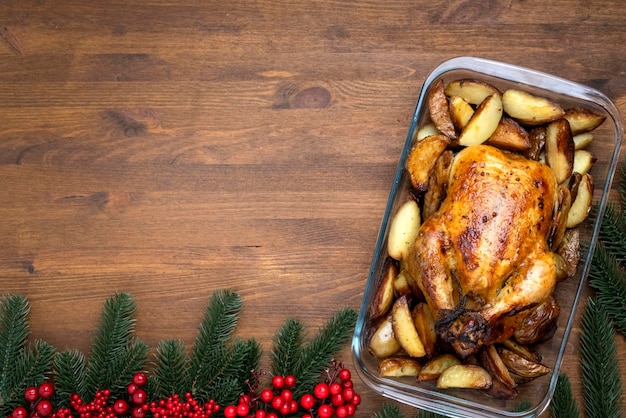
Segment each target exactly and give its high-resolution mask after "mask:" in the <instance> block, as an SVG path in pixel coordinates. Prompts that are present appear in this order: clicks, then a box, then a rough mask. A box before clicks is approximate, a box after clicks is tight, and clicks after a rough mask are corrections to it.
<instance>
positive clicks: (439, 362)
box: [417, 353, 461, 382]
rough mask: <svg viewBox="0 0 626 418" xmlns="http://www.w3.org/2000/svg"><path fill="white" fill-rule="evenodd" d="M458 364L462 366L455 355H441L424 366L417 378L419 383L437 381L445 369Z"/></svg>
mask: <svg viewBox="0 0 626 418" xmlns="http://www.w3.org/2000/svg"><path fill="white" fill-rule="evenodd" d="M457 364H461V360H459V358H458V357H457V356H455V355H454V354H449V353H445V354H440V355H438V356H437V357H435V358H433V359H431V360H429V361H428V362H426V364H424V366H423V367H422V369H421V370H420V372H419V375H418V376H417V381H418V382H426V381H428V380H437V379H438V378H439V376H440V375H441V373H443V371H444V370H445V369H447V368H448V367H450V366H454V365H457Z"/></svg>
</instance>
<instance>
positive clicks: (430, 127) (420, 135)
mask: <svg viewBox="0 0 626 418" xmlns="http://www.w3.org/2000/svg"><path fill="white" fill-rule="evenodd" d="M440 134H441V132H439V131H438V130H437V127H436V126H435V124H434V123H432V122H431V123H427V124H426V125H424V126H422V127H421V128H419V129H418V130H417V131H416V132H415V134H414V135H413V136H414V137H415V140H416V141H421V140H422V139H424V138H426V137H427V136H433V135H440Z"/></svg>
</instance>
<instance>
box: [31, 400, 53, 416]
mask: <svg viewBox="0 0 626 418" xmlns="http://www.w3.org/2000/svg"><path fill="white" fill-rule="evenodd" d="M35 409H36V410H37V414H38V415H39V416H40V417H47V416H48V415H50V414H51V413H52V402H50V401H49V400H47V399H42V400H41V401H39V403H38V404H37V407H36V408H35Z"/></svg>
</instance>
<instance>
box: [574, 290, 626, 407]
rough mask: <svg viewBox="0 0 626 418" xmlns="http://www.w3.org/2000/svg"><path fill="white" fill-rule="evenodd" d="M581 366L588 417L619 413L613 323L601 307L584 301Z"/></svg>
mask: <svg viewBox="0 0 626 418" xmlns="http://www.w3.org/2000/svg"><path fill="white" fill-rule="evenodd" d="M580 341H581V348H580V357H581V360H580V361H581V369H582V383H583V396H584V400H585V410H586V415H587V417H588V418H618V417H620V416H621V402H622V384H621V380H620V374H619V363H618V361H617V356H616V352H617V344H616V342H615V331H614V329H613V323H612V321H611V319H610V318H609V316H608V314H607V313H606V311H605V310H604V309H603V306H602V305H601V304H600V303H596V301H595V300H594V299H593V298H590V299H588V300H587V304H586V306H585V310H584V312H583V317H582V322H581V338H580Z"/></svg>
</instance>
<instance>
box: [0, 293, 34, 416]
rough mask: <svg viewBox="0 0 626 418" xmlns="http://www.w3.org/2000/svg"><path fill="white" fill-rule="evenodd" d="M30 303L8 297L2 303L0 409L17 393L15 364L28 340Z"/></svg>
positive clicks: (0, 315)
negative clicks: (12, 394)
mask: <svg viewBox="0 0 626 418" xmlns="http://www.w3.org/2000/svg"><path fill="white" fill-rule="evenodd" d="M29 310H30V309H29V306H28V301H27V300H26V298H24V297H22V296H17V295H7V296H4V297H3V298H2V300H1V301H0V408H2V407H3V405H5V404H6V403H7V402H9V401H10V398H9V395H10V394H11V393H13V392H14V391H15V386H16V384H17V381H16V378H15V364H16V362H17V359H18V357H19V355H20V351H21V350H22V349H23V348H24V346H25V345H26V339H27V338H28V334H29V328H28V319H27V317H28V312H29Z"/></svg>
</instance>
